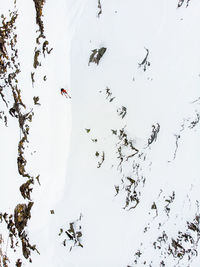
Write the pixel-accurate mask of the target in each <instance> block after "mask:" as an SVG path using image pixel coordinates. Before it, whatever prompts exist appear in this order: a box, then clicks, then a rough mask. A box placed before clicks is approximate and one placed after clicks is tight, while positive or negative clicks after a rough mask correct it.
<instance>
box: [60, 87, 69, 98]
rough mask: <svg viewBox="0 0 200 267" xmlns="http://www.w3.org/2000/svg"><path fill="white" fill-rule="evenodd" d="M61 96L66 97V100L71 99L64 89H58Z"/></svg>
mask: <svg viewBox="0 0 200 267" xmlns="http://www.w3.org/2000/svg"><path fill="white" fill-rule="evenodd" d="M60 92H61V95H64V96H66V98H71V96H70V95H69V94H68V93H67V91H66V90H65V89H64V88H61V89H60Z"/></svg>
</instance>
